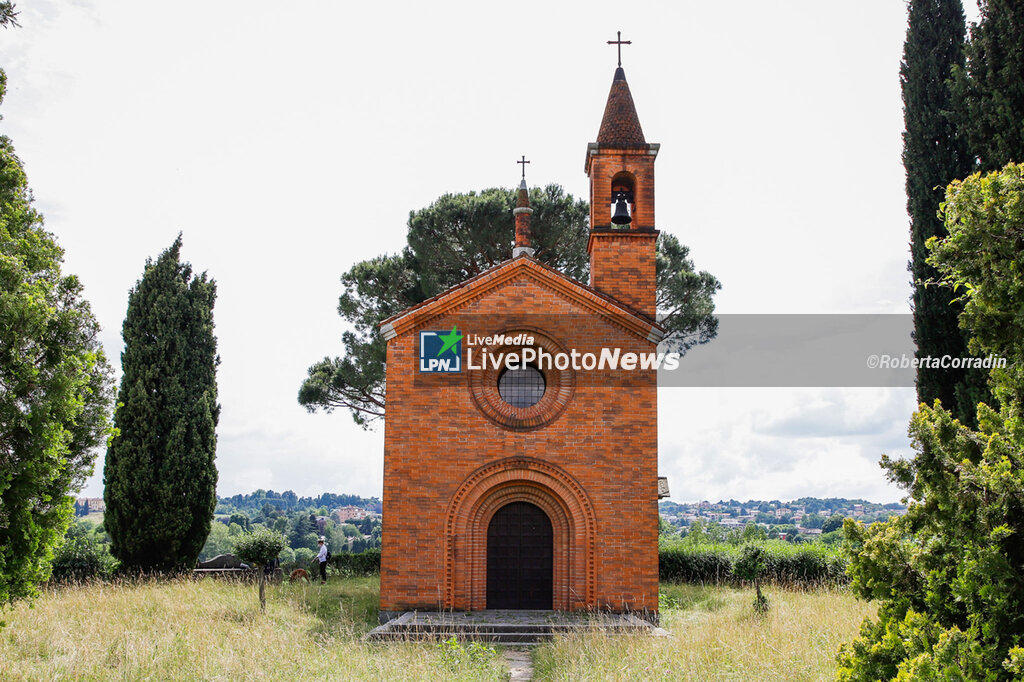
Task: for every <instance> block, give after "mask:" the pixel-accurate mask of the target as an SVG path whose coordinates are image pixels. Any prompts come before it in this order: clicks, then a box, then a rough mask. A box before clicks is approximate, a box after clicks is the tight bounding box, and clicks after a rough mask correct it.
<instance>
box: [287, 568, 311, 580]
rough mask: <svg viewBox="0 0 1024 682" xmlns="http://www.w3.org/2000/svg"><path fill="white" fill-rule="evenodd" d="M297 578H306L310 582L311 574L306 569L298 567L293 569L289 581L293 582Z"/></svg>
mask: <svg viewBox="0 0 1024 682" xmlns="http://www.w3.org/2000/svg"><path fill="white" fill-rule="evenodd" d="M296 580H305V581H306V582H307V583H308V582H309V574H308V573H306V569H304V568H296V569H295V570H294V571H292V573H291V575H290V576H288V582H292V583H293V582H295V581H296Z"/></svg>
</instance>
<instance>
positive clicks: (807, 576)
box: [331, 540, 848, 585]
mask: <svg viewBox="0 0 1024 682" xmlns="http://www.w3.org/2000/svg"><path fill="white" fill-rule="evenodd" d="M764 546H765V550H766V551H765V560H766V562H767V566H766V570H765V581H766V582H772V583H778V584H783V585H821V584H825V583H832V584H841V583H845V582H847V580H848V578H847V576H846V559H845V558H844V557H843V555H842V554H840V552H839V551H838V550H837V549H835V548H833V547H828V546H826V545H820V544H800V545H793V544H790V543H787V542H777V541H773V540H769V541H768V542H766V543H765V545H764ZM739 554H740V547H738V546H736V545H687V544H684V543H678V544H674V545H668V546H663V547H661V548H660V549H659V552H658V559H659V561H658V563H659V573H660V576H661V579H662V580H663V581H665V582H685V583H712V584H727V583H735V582H738V579H737V578H736V576H734V575H733V571H732V566H733V562H734V561H735V560H736V558H737V557H738V556H739ZM331 568H332V569H334V570H336V571H339V572H341V573H343V574H344V575H373V574H375V573H379V572H380V550H379V549H368V550H366V551H365V552H360V553H359V554H333V555H331Z"/></svg>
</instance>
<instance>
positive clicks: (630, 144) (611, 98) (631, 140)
mask: <svg viewBox="0 0 1024 682" xmlns="http://www.w3.org/2000/svg"><path fill="white" fill-rule="evenodd" d="M597 144H598V145H599V146H600V147H602V148H605V149H635V148H637V147H645V146H647V140H645V139H644V131H643V129H642V128H641V127H640V118H639V117H638V116H637V115H636V106H635V105H634V104H633V95H632V94H630V92H629V84H628V83H627V82H626V72H625V71H623V70H622V67H621V66H620V67H619V68H617V69H615V78H614V79H613V80H612V89H611V91H610V92H609V93H608V103H607V104H605V107H604V118H602V119H601V130H600V131H599V132H598V133H597Z"/></svg>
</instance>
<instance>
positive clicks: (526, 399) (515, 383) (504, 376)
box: [498, 365, 547, 407]
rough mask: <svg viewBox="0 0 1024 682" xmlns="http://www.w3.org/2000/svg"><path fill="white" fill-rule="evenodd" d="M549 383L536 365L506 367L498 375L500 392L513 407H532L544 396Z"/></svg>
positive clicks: (502, 397)
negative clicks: (514, 367)
mask: <svg viewBox="0 0 1024 682" xmlns="http://www.w3.org/2000/svg"><path fill="white" fill-rule="evenodd" d="M545 388H547V383H546V382H545V381H544V375H543V374H542V373H541V371H540V370H539V369H537V368H536V367H531V366H529V365H527V366H526V367H522V368H516V369H506V370H505V371H503V372H502V373H501V376H499V377H498V394H499V395H500V396H501V399H502V400H504V401H505V402H506V403H508V404H509V405H511V406H512V407H531V406H533V405H536V404H537V403H539V402H540V399H541V398H543V397H544V389H545Z"/></svg>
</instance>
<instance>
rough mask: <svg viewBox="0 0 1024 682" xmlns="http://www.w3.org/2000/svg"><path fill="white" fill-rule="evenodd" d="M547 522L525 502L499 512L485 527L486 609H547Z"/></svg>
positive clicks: (550, 555)
mask: <svg viewBox="0 0 1024 682" xmlns="http://www.w3.org/2000/svg"><path fill="white" fill-rule="evenodd" d="M553 560H554V542H553V540H552V533H551V520H550V519H549V518H548V515H547V514H545V513H544V511H543V510H542V509H541V508H540V507H538V506H536V505H533V504H530V503H529V502H512V503H510V504H507V505H505V506H504V507H502V508H501V509H499V510H498V511H497V512H496V513H495V514H494V517H493V518H492V519H491V525H490V526H488V527H487V608H489V609H550V608H551V607H552V583H553V582H554V581H553V578H552V572H553Z"/></svg>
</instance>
